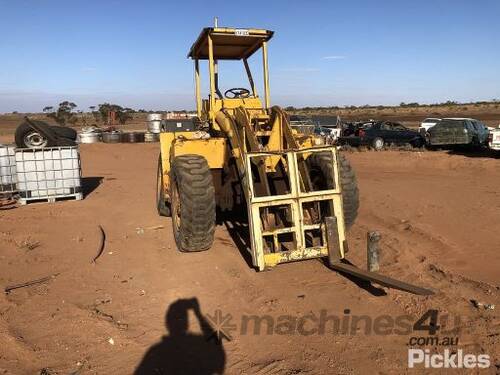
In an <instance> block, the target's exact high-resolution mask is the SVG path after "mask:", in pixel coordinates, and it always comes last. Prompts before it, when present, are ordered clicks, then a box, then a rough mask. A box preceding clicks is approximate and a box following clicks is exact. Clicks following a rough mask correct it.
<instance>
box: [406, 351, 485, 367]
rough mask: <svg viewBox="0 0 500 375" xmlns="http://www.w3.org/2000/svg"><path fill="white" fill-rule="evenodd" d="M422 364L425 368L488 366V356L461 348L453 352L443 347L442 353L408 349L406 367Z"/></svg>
mask: <svg viewBox="0 0 500 375" xmlns="http://www.w3.org/2000/svg"><path fill="white" fill-rule="evenodd" d="M422 364H423V365H424V367H425V368H467V369H471V368H476V367H477V368H488V367H490V364H491V362H490V356H489V355H488V354H479V355H476V354H464V352H463V350H462V349H458V350H457V351H456V352H455V353H453V352H452V351H451V350H450V349H445V350H444V352H443V354H440V353H431V352H430V350H429V349H425V350H424V349H408V367H409V368H415V367H416V365H422Z"/></svg>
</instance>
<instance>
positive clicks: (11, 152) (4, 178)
mask: <svg viewBox="0 0 500 375" xmlns="http://www.w3.org/2000/svg"><path fill="white" fill-rule="evenodd" d="M16 183H17V174H16V156H15V146H14V145H0V198H5V197H9V196H10V195H12V194H14V193H15V192H16V191H17V189H16Z"/></svg>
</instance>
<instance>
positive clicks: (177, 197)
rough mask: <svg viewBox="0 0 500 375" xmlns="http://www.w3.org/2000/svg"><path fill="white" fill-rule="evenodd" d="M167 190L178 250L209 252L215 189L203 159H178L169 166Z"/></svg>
mask: <svg viewBox="0 0 500 375" xmlns="http://www.w3.org/2000/svg"><path fill="white" fill-rule="evenodd" d="M170 189H171V194H170V200H171V210H172V225H173V229H174V237H175V243H176V245H177V248H178V249H179V250H180V251H183V252H195V251H204V250H208V249H209V248H210V247H211V246H212V243H213V241H214V231H215V189H214V185H213V181H212V173H211V172H210V168H209V167H208V163H207V161H206V159H205V158H204V157H202V156H200V155H181V156H177V157H176V158H175V159H174V161H173V163H172V171H171V184H170Z"/></svg>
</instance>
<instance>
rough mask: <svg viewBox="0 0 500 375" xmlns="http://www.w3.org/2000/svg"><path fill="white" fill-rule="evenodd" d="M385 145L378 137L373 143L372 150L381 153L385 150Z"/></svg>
mask: <svg viewBox="0 0 500 375" xmlns="http://www.w3.org/2000/svg"><path fill="white" fill-rule="evenodd" d="M384 144H385V142H384V140H383V139H382V138H380V137H377V138H375V139H374V140H373V142H372V148H373V149H374V150H375V151H381V150H383V149H384Z"/></svg>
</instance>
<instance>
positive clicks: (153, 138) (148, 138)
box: [144, 132, 160, 143]
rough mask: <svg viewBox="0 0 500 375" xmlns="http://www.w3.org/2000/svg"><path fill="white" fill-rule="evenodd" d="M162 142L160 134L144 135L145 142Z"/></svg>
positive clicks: (149, 133) (147, 133)
mask: <svg viewBox="0 0 500 375" xmlns="http://www.w3.org/2000/svg"><path fill="white" fill-rule="evenodd" d="M159 140H160V134H159V133H151V132H146V133H144V142H148V143H149V142H158V141H159Z"/></svg>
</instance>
